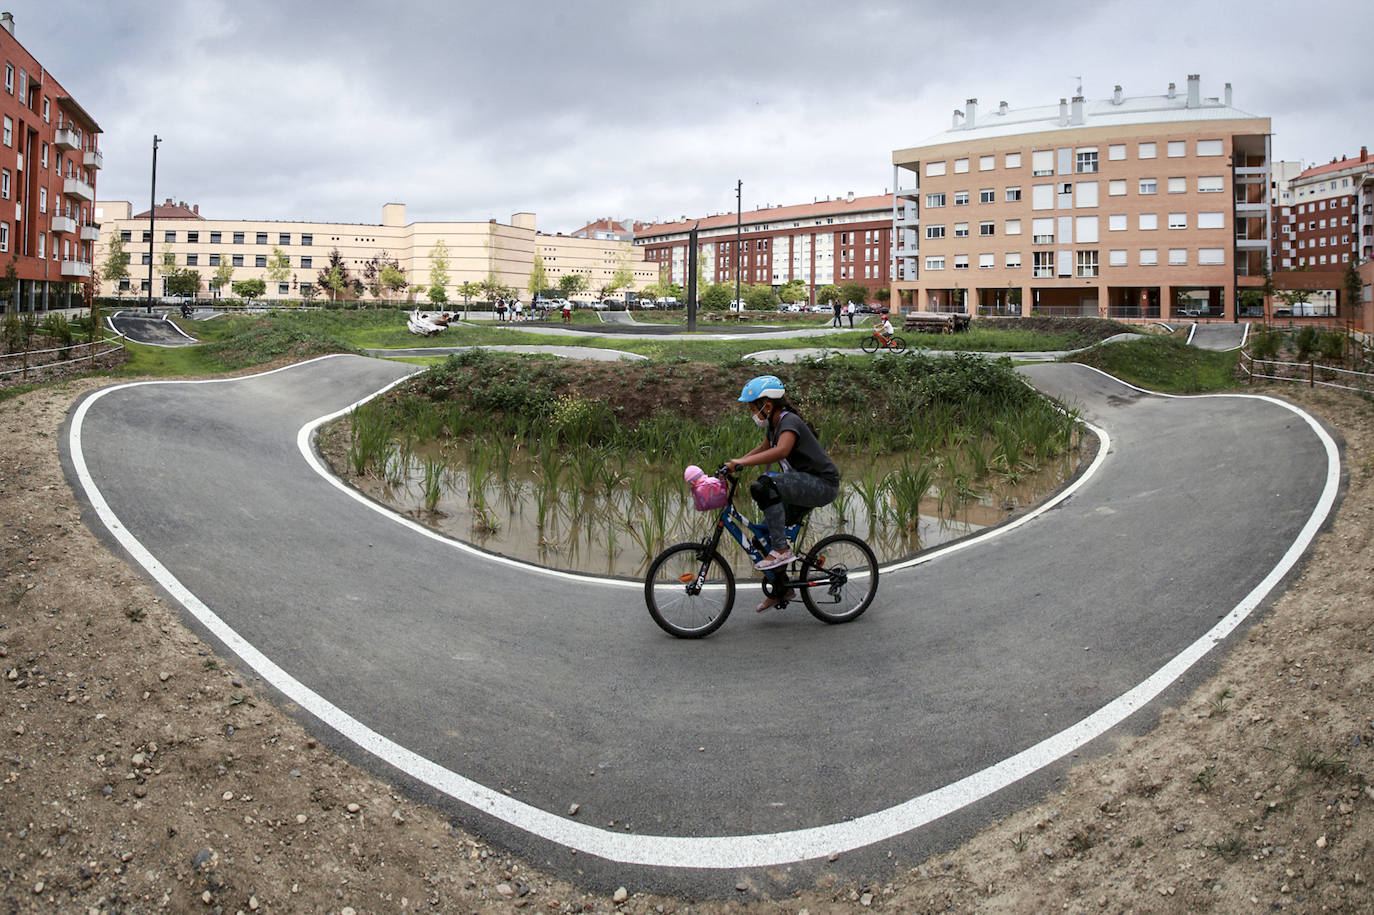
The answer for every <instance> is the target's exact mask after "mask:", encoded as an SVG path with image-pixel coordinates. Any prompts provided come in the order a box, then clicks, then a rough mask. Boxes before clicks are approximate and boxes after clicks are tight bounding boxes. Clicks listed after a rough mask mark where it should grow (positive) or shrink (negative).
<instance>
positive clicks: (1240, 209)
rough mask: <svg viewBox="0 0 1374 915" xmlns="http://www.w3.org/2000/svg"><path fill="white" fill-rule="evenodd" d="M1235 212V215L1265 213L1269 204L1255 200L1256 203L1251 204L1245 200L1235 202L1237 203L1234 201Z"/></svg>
mask: <svg viewBox="0 0 1374 915" xmlns="http://www.w3.org/2000/svg"><path fill="white" fill-rule="evenodd" d="M1236 212H1237V213H1267V212H1269V204H1267V203H1265V202H1264V201H1263V200H1257V201H1255V202H1254V203H1251V202H1250V201H1247V200H1237V201H1236Z"/></svg>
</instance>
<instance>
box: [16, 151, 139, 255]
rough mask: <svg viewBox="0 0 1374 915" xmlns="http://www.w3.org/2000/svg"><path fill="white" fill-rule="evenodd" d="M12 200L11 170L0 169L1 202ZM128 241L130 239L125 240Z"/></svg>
mask: <svg viewBox="0 0 1374 915" xmlns="http://www.w3.org/2000/svg"><path fill="white" fill-rule="evenodd" d="M9 199H10V170H9V169H7V168H6V169H0V200H9ZM125 241H128V239H125Z"/></svg>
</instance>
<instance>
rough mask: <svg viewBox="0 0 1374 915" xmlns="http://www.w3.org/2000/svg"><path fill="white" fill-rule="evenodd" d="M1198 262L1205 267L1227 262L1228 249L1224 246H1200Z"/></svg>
mask: <svg viewBox="0 0 1374 915" xmlns="http://www.w3.org/2000/svg"><path fill="white" fill-rule="evenodd" d="M1197 262H1198V264H1199V265H1200V266H1203V267H1215V266H1218V265H1220V264H1224V263H1226V249H1224V248H1198V249H1197Z"/></svg>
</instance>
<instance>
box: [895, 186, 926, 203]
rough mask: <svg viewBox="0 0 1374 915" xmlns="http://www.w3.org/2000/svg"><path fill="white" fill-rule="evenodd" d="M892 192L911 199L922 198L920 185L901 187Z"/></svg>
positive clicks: (897, 195)
mask: <svg viewBox="0 0 1374 915" xmlns="http://www.w3.org/2000/svg"><path fill="white" fill-rule="evenodd" d="M892 193H893V195H894V196H896V197H907V198H910V199H911V200H920V199H921V189H920V188H919V187H899V188H897V190H895V191H893V192H892Z"/></svg>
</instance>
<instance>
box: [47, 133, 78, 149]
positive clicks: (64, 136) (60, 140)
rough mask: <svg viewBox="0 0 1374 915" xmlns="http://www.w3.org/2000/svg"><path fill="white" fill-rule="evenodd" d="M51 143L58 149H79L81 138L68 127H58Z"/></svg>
mask: <svg viewBox="0 0 1374 915" xmlns="http://www.w3.org/2000/svg"><path fill="white" fill-rule="evenodd" d="M52 145H53V146H56V147H57V148H58V149H59V150H62V151H66V150H68V149H80V148H81V140H80V139H78V138H77V136H76V131H75V130H72V129H71V128H70V127H59V128H57V132H56V133H54V134H53V139H52Z"/></svg>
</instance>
